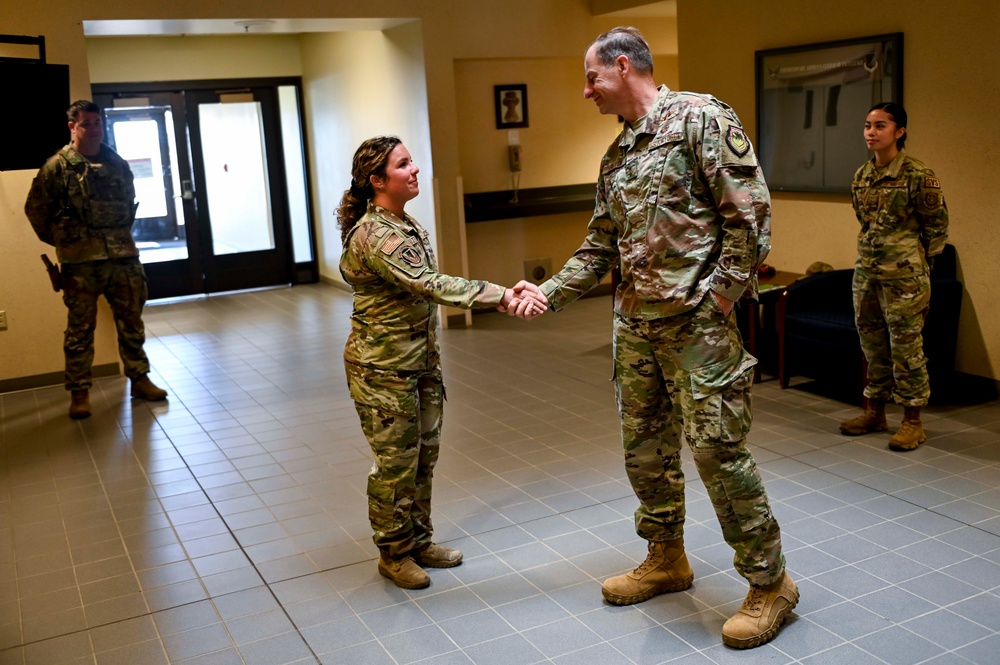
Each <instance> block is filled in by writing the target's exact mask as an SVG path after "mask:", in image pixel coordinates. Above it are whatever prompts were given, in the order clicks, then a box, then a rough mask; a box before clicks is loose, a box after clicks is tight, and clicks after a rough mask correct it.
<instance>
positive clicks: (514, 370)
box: [0, 285, 1000, 665]
mask: <svg viewBox="0 0 1000 665" xmlns="http://www.w3.org/2000/svg"><path fill="white" fill-rule="evenodd" d="M609 307H610V304H609V301H608V299H607V298H606V297H605V298H594V299H590V300H585V301H581V302H580V303H577V304H576V305H574V306H573V307H570V308H569V309H567V310H566V311H565V312H562V313H560V314H558V315H546V316H543V317H542V318H540V319H538V320H536V321H533V322H530V323H524V322H521V321H517V320H514V319H509V318H507V317H505V316H500V315H495V314H488V315H482V316H477V317H476V319H475V325H474V327H473V328H471V329H462V330H448V331H445V332H444V333H443V345H444V351H445V375H446V381H447V385H448V389H449V401H448V406H447V411H446V417H445V421H446V428H445V437H444V445H443V447H442V456H441V462H440V465H439V467H438V472H437V474H436V483H435V515H436V527H437V535H438V540H439V541H442V542H446V543H448V544H450V545H453V546H457V547H460V548H462V549H463V550H464V551H465V563H464V564H463V565H462V566H460V567H458V568H453V569H450V570H434V571H431V578H432V580H433V582H432V585H431V587H430V588H429V589H426V590H421V591H403V590H400V589H398V588H396V587H395V586H392V585H391V584H389V583H387V582H386V581H385V580H383V579H382V578H381V577H379V575H378V574H377V572H376V569H375V564H374V561H373V560H374V557H375V550H374V547H373V546H372V544H371V541H370V539H369V532H368V526H367V522H366V503H365V496H364V490H365V475H366V473H367V470H368V468H369V465H370V453H369V450H368V446H367V444H366V442H365V440H364V438H363V437H362V435H361V433H360V429H359V426H358V422H357V418H356V415H355V413H354V409H353V406H352V404H351V401H350V399H349V397H348V395H347V391H346V389H345V382H344V378H343V370H342V366H341V360H340V358H341V350H342V347H343V342H344V338H345V334H346V330H347V324H348V316H349V313H350V298H349V296H348V295H347V294H346V293H344V292H342V291H339V290H337V289H335V288H333V287H330V286H323V285H316V286H306V287H296V288H291V289H281V290H274V291H262V292H255V293H246V294H239V295H229V296H221V297H214V298H211V299H205V300H197V301H190V302H183V303H174V304H167V305H157V306H151V307H149V308H148V310H147V317H146V320H147V325H148V329H149V336H150V340H149V344H148V349H149V352H150V355H151V357H152V359H153V363H154V368H155V378H156V379H157V381H158V382H159V383H161V384H162V385H164V386H165V387H166V388H168V389H169V391H170V394H171V395H170V400H169V402H166V403H160V404H147V403H133V402H131V401H130V400H129V399H128V397H127V384H126V382H125V380H124V379H106V380H101V381H99V382H98V383H97V385H96V386H95V390H94V393H93V405H94V408H95V413H94V416H93V417H92V418H90V419H88V420H86V421H82V422H73V421H70V420H69V419H68V418H67V417H66V408H67V404H68V400H67V396H66V393H65V392H64V391H63V390H62V389H59V388H50V389H44V390H35V391H28V392H21V393H11V394H5V395H0V418H2V425H0V665H7V664H10V663H18V664H39V665H57V664H62V663H74V664H77V663H99V664H101V665H113V664H141V665H157V664H160V663H185V664H190V665H195V664H197V665H230V664H237V663H246V664H251V665H258V664H259V665H279V664H282V663H324V664H337V665H343V664H346V665H352V664H363V665H378V664H381V663H386V664H391V663H395V664H402V663H422V664H424V665H431V664H433V665H453V664H458V663H466V664H468V663H477V664H481V665H492V664H495V665H520V664H525V665H526V664H529V663H555V664H558V665H578V664H579V665H587V664H591V663H600V664H601V665H618V664H627V663H640V664H647V663H648V664H652V663H675V664H678V665H702V664H709V663H719V664H728V663H740V664H744V665H749V664H756V663H769V664H771V663H773V664H779V665H780V664H783V663H804V664H805V663H807V664H809V665H819V664H836V665H849V664H858V665H861V664H877V663H880V664H884V663H888V664H892V665H908V664H916V663H928V664H929V663H933V664H934V665H957V664H959V663H961V664H966V665H967V664H968V663H976V664H979V665H987V664H995V663H1000V403H997V402H987V403H980V404H976V405H971V406H970V405H963V406H939V407H935V408H931V409H929V412H928V413H927V415H926V421H925V422H926V427H927V429H928V431H929V434H930V437H931V438H930V440H929V441H928V442H927V444H925V445H924V446H922V447H921V448H920V449H919V450H918V451H916V452H913V453H909V454H894V453H890V452H888V451H887V450H886V449H885V441H886V438H887V437H886V436H880V435H873V436H869V437H864V438H861V439H848V438H845V437H842V436H840V435H839V434H838V433H837V428H836V423H837V422H838V421H839V420H840V419H842V418H843V417H844V416H846V415H848V414H850V413H853V411H854V407H852V406H850V405H847V404H844V403H841V402H836V401H831V400H830V399H827V398H824V397H818V396H815V395H814V394H811V393H810V392H807V391H805V390H802V389H801V388H800V389H796V388H795V387H794V386H793V387H792V388H790V389H788V390H781V389H780V388H779V387H778V386H777V383H776V382H775V381H773V380H772V381H766V382H764V383H762V384H760V385H758V386H757V387H756V389H755V405H756V422H755V426H754V429H753V432H752V435H751V443H752V448H753V450H754V453H755V455H756V457H757V461H758V463H759V465H760V468H761V471H762V474H763V475H764V476H765V480H766V484H767V487H768V490H769V493H770V495H771V498H772V502H773V504H774V507H775V511H776V513H777V515H778V517H779V519H780V521H781V525H782V530H783V534H784V544H785V548H786V553H787V556H788V562H789V569H790V571H791V572H792V573H793V574H794V575H795V577H796V579H797V580H798V582H799V587H800V589H801V591H802V601H801V603H800V604H799V606H798V608H797V609H796V611H795V613H794V615H793V616H792V618H791V620H790V622H789V624H788V625H787V626H786V627H785V629H784V630H783V631H782V633H781V634H780V636H779V637H778V638H777V639H776V640H774V641H773V642H771V643H769V644H767V645H765V646H763V647H760V648H758V649H754V650H752V651H746V652H739V651H735V650H731V649H728V648H726V647H724V646H722V645H721V642H720V637H719V630H720V627H721V626H722V623H723V622H724V620H725V618H726V617H727V616H729V615H730V614H731V613H733V612H734V611H735V610H736V609H737V608H738V607H739V604H740V602H741V600H742V597H743V595H744V593H745V590H746V588H745V585H744V583H743V582H742V580H741V579H740V578H738V576H737V575H736V574H735V573H734V572H733V570H732V566H731V553H730V551H729V550H728V549H727V547H726V546H725V544H724V543H723V541H722V539H721V537H720V535H719V529H718V527H717V524H716V522H715V518H714V515H713V513H712V510H711V507H710V505H709V502H708V501H707V499H706V497H705V494H704V490H703V488H702V487H701V483H700V481H699V480H698V479H697V473H695V472H694V471H693V468H692V467H691V465H690V459H689V455H688V454H687V453H685V458H686V459H687V460H688V462H687V464H686V466H687V468H688V471H689V473H688V476H689V478H691V479H692V482H691V483H690V486H689V488H688V507H689V510H688V513H689V515H688V523H687V524H688V526H687V532H686V540H687V546H688V549H689V556H690V557H691V560H692V565H693V566H694V568H695V574H696V578H695V584H694V587H693V588H692V589H690V590H689V591H687V592H682V593H677V594H669V595H665V596H659V597H656V598H654V599H652V600H650V601H647V602H645V603H642V604H640V605H635V606H631V607H612V606H609V605H607V604H605V603H604V602H603V601H602V598H601V593H600V581H601V580H602V579H603V578H604V577H606V576H608V575H611V574H616V573H619V572H622V571H625V570H627V569H630V568H631V567H632V566H633V565H634V563H635V562H636V561H638V560H641V559H642V558H643V556H644V553H645V549H644V543H643V542H642V541H640V540H639V539H638V538H637V537H636V535H635V534H634V532H633V527H632V518H631V515H632V511H633V509H634V508H635V505H636V501H635V498H634V497H633V495H632V492H631V490H630V488H629V486H628V484H627V482H626V480H625V476H624V473H623V469H622V459H621V453H620V450H619V443H618V434H617V417H616V414H615V408H614V404H613V397H612V388H611V384H610V383H609V381H608V379H609V377H610V374H611V371H610V357H609V356H610V315H609ZM891 415H892V417H893V419H894V420H895V421H897V422H898V418H899V414H898V413H897V412H895V411H893V412H892V414H891Z"/></svg>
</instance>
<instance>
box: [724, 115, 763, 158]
mask: <svg viewBox="0 0 1000 665" xmlns="http://www.w3.org/2000/svg"><path fill="white" fill-rule="evenodd" d="M722 124H723V129H722V138H723V140H722V145H721V151H720V152H721V154H720V155H719V157H720V160H719V163H720V165H722V166H757V158H756V156H754V154H753V146H751V145H750V139H748V138H747V134H746V132H744V131H743V128H742V127H740V126H739V125H734V124H728V123H722Z"/></svg>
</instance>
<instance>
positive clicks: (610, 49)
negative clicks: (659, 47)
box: [591, 26, 653, 75]
mask: <svg viewBox="0 0 1000 665" xmlns="http://www.w3.org/2000/svg"><path fill="white" fill-rule="evenodd" d="M591 46H593V47H594V53H595V54H596V55H597V61H598V62H600V63H601V64H602V65H604V66H605V67H610V66H611V65H613V64H614V62H615V60H617V59H618V56H620V55H624V56H626V57H627V58H628V61H629V62H630V63H631V64H632V68H633V69H635V70H636V71H637V72H639V73H641V74H650V75H652V73H653V54H652V52H651V51H650V50H649V43H648V42H646V38H645V37H643V36H642V33H641V32H639V31H638V30H636V29H635V28H630V27H622V26H619V27H617V28H612V29H611V30H608V31H607V32H605V33H604V34H602V35H599V36H598V37H597V39H595V40H594V43H593V44H591Z"/></svg>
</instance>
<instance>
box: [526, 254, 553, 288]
mask: <svg viewBox="0 0 1000 665" xmlns="http://www.w3.org/2000/svg"><path fill="white" fill-rule="evenodd" d="M551 273H552V259H528V260H527V261H525V262H524V278H525V279H526V280H528V281H529V282H532V283H534V284H541V283H542V282H544V281H545V280H547V279H548V278H549V277H551V276H552V275H551Z"/></svg>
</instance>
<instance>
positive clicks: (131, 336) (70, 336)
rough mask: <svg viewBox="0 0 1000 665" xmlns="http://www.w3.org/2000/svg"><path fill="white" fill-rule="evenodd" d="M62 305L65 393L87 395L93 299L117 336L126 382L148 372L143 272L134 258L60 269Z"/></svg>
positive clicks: (94, 319) (94, 321)
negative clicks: (100, 302)
mask: <svg viewBox="0 0 1000 665" xmlns="http://www.w3.org/2000/svg"><path fill="white" fill-rule="evenodd" d="M62 286H63V303H65V305H66V309H67V310H69V312H68V317H67V324H66V334H65V338H64V343H63V351H64V353H65V356H66V376H65V382H66V390H89V389H90V387H91V367H92V366H93V364H94V330H95V328H96V327H97V299H98V298H99V297H101V296H102V295H103V296H104V298H105V300H107V301H108V305H110V306H111V313H112V314H113V315H114V318H115V327H116V328H117V331H118V354H119V355H120V356H121V359H122V364H123V365H124V368H125V375H126V376H127V377H129V378H131V379H134V378H138V377H140V376H142V375H143V374H148V373H149V358H147V357H146V352H145V351H143V348H142V347H143V344H145V342H146V328H145V326H144V325H143V323H142V308H143V307H144V306H145V304H146V295H147V290H146V273H145V272H144V271H143V269H142V264H141V263H140V262H139V259H138V257H131V258H127V259H107V260H103V261H88V262H86V263H64V264H62Z"/></svg>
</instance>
